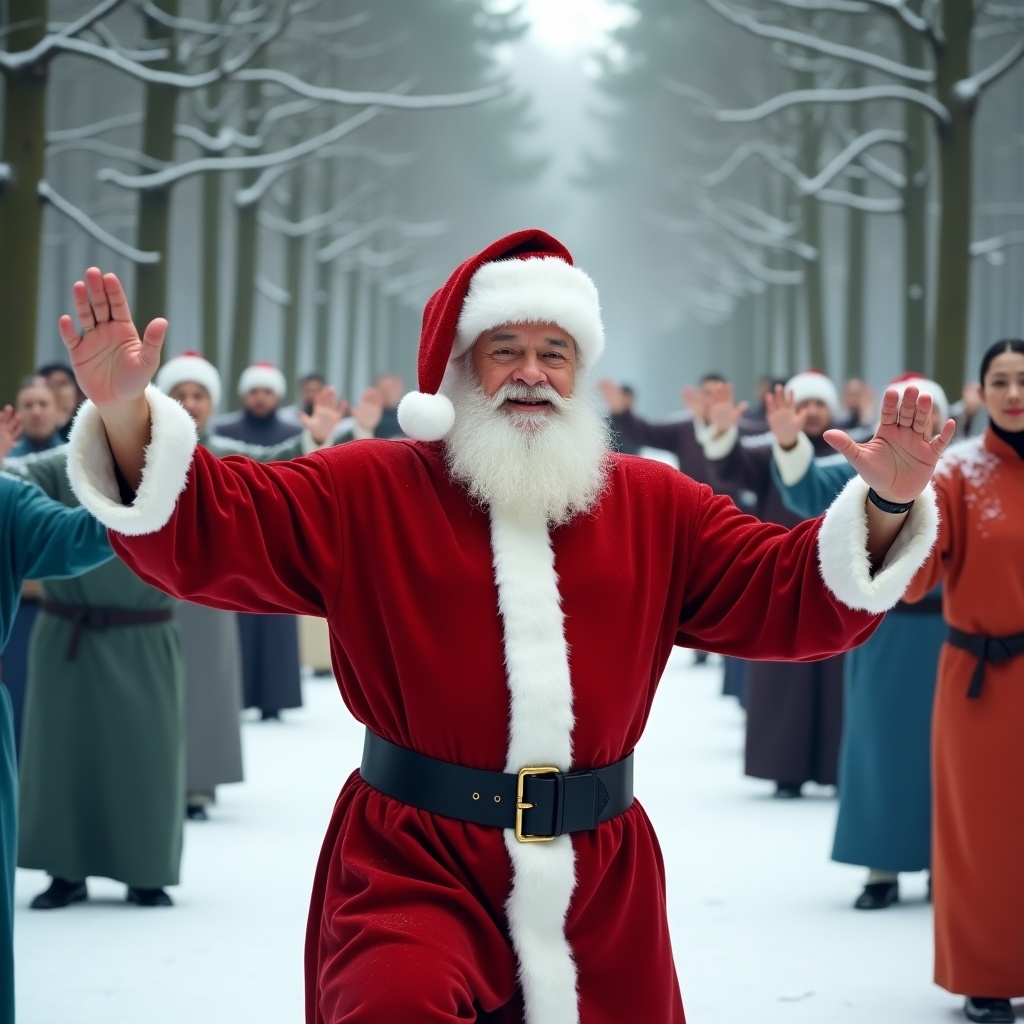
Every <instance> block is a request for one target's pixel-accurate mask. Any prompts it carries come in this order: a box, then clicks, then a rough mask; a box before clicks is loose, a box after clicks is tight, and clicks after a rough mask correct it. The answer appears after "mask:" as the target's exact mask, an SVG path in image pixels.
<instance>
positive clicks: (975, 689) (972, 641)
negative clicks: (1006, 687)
mask: <svg viewBox="0 0 1024 1024" xmlns="http://www.w3.org/2000/svg"><path fill="white" fill-rule="evenodd" d="M946 639H947V640H948V641H949V642H950V643H951V644H952V645H953V646H954V647H959V648H960V649H961V650H963V651H968V652H969V653H971V654H973V655H974V656H975V658H977V659H978V663H977V665H975V666H974V675H972V676H971V685H970V686H969V687H968V689H967V696H968V697H970V698H971V699H972V700H974V699H976V698H978V697H980V696H981V691H982V689H983V688H984V686H985V665H986V663H987V662H991V663H992V664H993V665H998V664H999V662H1001V661H1009V660H1010V659H1011V658H1016V657H1018V656H1019V655H1021V654H1024V633H1014V634H1013V635H1012V636H978V635H977V634H975V633H964V632H963V631H962V630H959V629H954V628H953V627H952V626H950V627H949V636H948V637H947V638H946Z"/></svg>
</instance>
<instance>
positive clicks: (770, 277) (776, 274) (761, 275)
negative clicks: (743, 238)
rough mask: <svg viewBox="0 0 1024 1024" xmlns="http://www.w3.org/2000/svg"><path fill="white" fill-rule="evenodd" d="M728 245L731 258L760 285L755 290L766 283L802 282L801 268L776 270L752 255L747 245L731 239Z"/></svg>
mask: <svg viewBox="0 0 1024 1024" xmlns="http://www.w3.org/2000/svg"><path fill="white" fill-rule="evenodd" d="M728 245H729V250H730V255H731V256H732V258H733V259H734V260H736V262H737V263H738V264H739V265H740V266H741V267H742V268H743V269H744V270H745V271H746V272H747V273H748V274H749V275H750V276H751V277H752V278H754V280H755V281H757V282H758V283H759V284H761V285H762V288H759V289H755V290H756V291H762V290H763V286H764V285H766V284H783V285H793V284H803V280H804V272H803V271H802V270H799V269H797V270H776V269H775V268H773V267H767V266H765V265H764V264H763V263H762V262H761V261H760V260H759V259H758V258H757V256H755V255H754V253H753V251H752V250H751V249H750V248H749V246H746V245H742V244H740V243H739V242H738V241H732V240H729V241H728Z"/></svg>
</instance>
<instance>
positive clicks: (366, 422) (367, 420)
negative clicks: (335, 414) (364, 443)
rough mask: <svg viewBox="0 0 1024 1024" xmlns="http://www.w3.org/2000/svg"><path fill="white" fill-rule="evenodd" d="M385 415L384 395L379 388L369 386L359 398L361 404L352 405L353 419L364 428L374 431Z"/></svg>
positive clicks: (370, 431)
mask: <svg viewBox="0 0 1024 1024" xmlns="http://www.w3.org/2000/svg"><path fill="white" fill-rule="evenodd" d="M383 415H384V395H383V394H382V393H381V392H380V391H379V390H378V389H377V388H367V389H366V390H365V391H364V392H363V393H362V395H361V396H360V398H359V404H358V405H355V406H353V407H352V419H354V420H355V421H356V423H358V424H359V426H360V427H362V428H363V430H366V431H368V432H369V433H371V434H372V433H373V432H374V431H375V430H376V429H377V427H378V426H379V425H380V421H381V417H382V416H383Z"/></svg>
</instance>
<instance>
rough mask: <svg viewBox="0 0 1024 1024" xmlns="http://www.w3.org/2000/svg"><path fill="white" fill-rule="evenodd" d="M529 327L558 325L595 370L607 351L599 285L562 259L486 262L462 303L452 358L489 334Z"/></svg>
mask: <svg viewBox="0 0 1024 1024" xmlns="http://www.w3.org/2000/svg"><path fill="white" fill-rule="evenodd" d="M528 323H534V324H536V323H553V324H557V325H558V326H559V327H561V328H562V330H563V331H565V332H566V333H568V334H570V335H572V338H573V340H574V341H575V342H576V346H577V348H578V350H579V356H580V362H581V363H582V364H583V365H584V366H593V365H594V363H595V362H596V361H597V359H598V357H599V356H600V355H601V352H602V351H603V350H604V325H603V324H602V322H601V305H600V302H599V301H598V296H597V287H596V286H595V284H594V282H593V281H592V280H591V279H590V277H589V276H588V275H587V274H585V273H584V272H583V271H582V270H580V269H579V268H578V267H574V266H571V265H570V264H569V263H566V261H565V260H563V259H559V258H558V257H557V256H531V257H529V258H527V259H508V260H498V261H496V262H493V263H485V264H484V265H483V266H482V267H480V269H479V270H477V271H476V273H475V274H474V275H473V278H472V280H471V281H470V283H469V291H468V292H467V294H466V299H465V302H463V304H462V311H461V313H460V315H459V323H458V328H457V331H456V335H455V345H454V348H453V350H452V355H451V358H452V359H457V358H458V357H459V356H461V355H464V354H465V353H466V352H468V351H469V350H470V348H472V346H473V343H474V342H475V341H476V340H477V338H479V337H480V335H481V334H483V333H484V331H489V330H491V329H492V328H495V327H500V326H501V325H502V324H528Z"/></svg>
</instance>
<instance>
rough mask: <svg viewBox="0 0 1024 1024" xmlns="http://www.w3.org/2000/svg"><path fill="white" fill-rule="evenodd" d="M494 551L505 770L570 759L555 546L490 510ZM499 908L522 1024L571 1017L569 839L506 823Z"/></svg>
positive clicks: (562, 1023) (540, 526)
mask: <svg viewBox="0 0 1024 1024" xmlns="http://www.w3.org/2000/svg"><path fill="white" fill-rule="evenodd" d="M491 550H492V552H493V556H494V578H495V582H496V583H497V586H498V610H499V612H500V613H501V618H502V623H503V627H504V638H505V668H506V673H507V677H508V689H509V708H510V711H509V741H508V758H507V760H506V762H505V771H506V772H517V771H519V769H520V768H523V767H525V766H528V765H533V766H543V765H550V766H552V767H556V768H560V769H563V770H568V769H569V768H570V767H571V765H572V728H573V723H574V721H575V719H574V716H573V710H572V681H571V679H570V675H569V650H568V647H567V645H566V642H565V633H564V630H563V615H562V607H561V598H560V596H559V593H558V577H557V575H556V573H555V564H554V557H555V556H554V551H553V549H552V547H551V538H550V536H549V534H548V529H547V524H546V522H545V521H544V519H543V516H538V517H537V518H536V519H535V520H532V521H523V520H519V519H515V518H512V517H510V516H506V515H503V514H502V513H501V512H500V511H494V510H492V511H491ZM505 846H506V848H507V849H508V854H509V858H510V859H511V861H512V891H511V893H510V895H509V898H508V902H507V903H506V905H505V910H506V913H507V915H508V925H509V932H510V934H511V936H512V945H513V947H514V949H515V951H516V956H517V958H518V961H519V981H520V985H521V986H522V990H523V1001H524V1005H525V1011H526V1024H578V1021H579V1009H578V1006H577V997H576V964H575V961H574V960H573V956H572V949H571V947H570V946H569V942H568V940H567V939H566V937H565V917H566V914H567V913H568V911H569V902H570V900H571V899H572V893H573V889H574V888H575V886H576V867H575V855H574V853H573V848H572V839H571V838H570V837H569V836H567V835H566V836H559V837H558V838H557V839H555V840H554V841H552V842H550V843H521V842H519V841H518V840H517V839H516V838H515V833H514V832H513V831H511V830H506V832H505Z"/></svg>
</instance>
